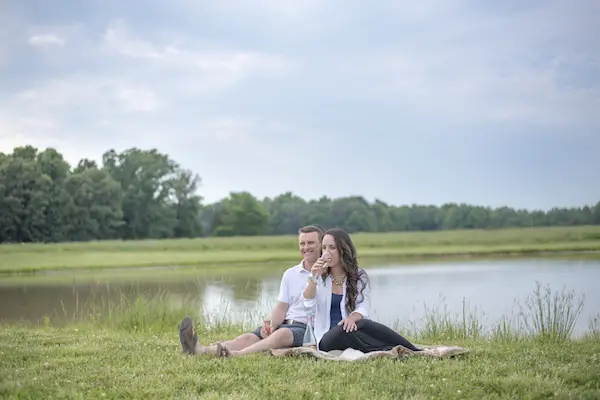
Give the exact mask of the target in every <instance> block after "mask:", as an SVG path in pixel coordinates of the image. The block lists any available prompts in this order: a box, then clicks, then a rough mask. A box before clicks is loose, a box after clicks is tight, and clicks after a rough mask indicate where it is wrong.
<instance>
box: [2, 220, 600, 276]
mask: <svg viewBox="0 0 600 400" xmlns="http://www.w3.org/2000/svg"><path fill="white" fill-rule="evenodd" d="M353 238H354V240H355V242H356V245H357V247H358V250H359V255H360V257H361V258H362V259H364V260H366V259H369V258H378V259H382V258H394V259H419V258H428V257H458V256H494V255H502V256H507V255H530V254H548V253H550V254H555V253H561V252H586V251H594V252H597V251H600V226H592V227H568V228H535V229H534V228H531V229H529V228H528V229H506V230H496V231H479V230H468V231H444V232H405V233H368V234H367V233H364V234H363V233H358V234H354V235H353ZM297 259H298V252H297V238H296V236H274V237H236V238H202V239H179V240H141V241H104V242H86V243H65V244H23V245H17V244H11V245H1V246H0V273H4V274H8V273H17V272H35V271H42V270H69V269H93V268H121V267H139V266H173V265H178V266H183V265H201V266H203V267H205V268H221V267H222V265H223V264H230V263H238V264H241V263H244V264H246V265H247V264H251V263H268V262H294V261H296V260H297Z"/></svg>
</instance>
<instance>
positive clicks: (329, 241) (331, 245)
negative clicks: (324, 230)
mask: <svg viewBox="0 0 600 400" xmlns="http://www.w3.org/2000/svg"><path fill="white" fill-rule="evenodd" d="M322 249H323V252H326V251H327V252H328V253H329V254H331V261H329V266H330V267H334V266H336V265H338V264H339V263H340V251H339V249H338V247H337V246H336V244H335V239H334V238H333V236H331V235H325V236H324V237H323V245H322Z"/></svg>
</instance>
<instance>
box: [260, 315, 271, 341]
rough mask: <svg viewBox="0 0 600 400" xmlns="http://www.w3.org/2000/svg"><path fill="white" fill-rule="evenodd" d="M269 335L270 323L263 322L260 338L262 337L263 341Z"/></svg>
mask: <svg viewBox="0 0 600 400" xmlns="http://www.w3.org/2000/svg"><path fill="white" fill-rule="evenodd" d="M271 333H273V330H272V328H271V321H269V320H265V321H264V323H263V326H262V328H260V336H262V338H263V339H266V338H268V337H269V335H270V334H271Z"/></svg>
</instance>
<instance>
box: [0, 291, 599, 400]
mask: <svg viewBox="0 0 600 400" xmlns="http://www.w3.org/2000/svg"><path fill="white" fill-rule="evenodd" d="M163 296H164V294H162V295H158V296H156V297H153V298H146V297H143V296H140V297H137V298H134V299H125V298H123V299H122V300H121V301H119V302H112V303H102V304H101V305H100V306H84V307H82V308H81V309H80V310H78V311H77V313H76V314H74V315H73V319H72V321H71V322H70V323H69V324H68V325H66V326H62V327H56V326H54V325H53V323H52V320H51V319H50V318H48V319H47V320H46V321H45V323H43V324H41V325H40V326H34V325H25V324H14V325H4V326H1V327H0V360H1V362H0V396H2V397H3V398H32V399H38V398H86V399H88V398H124V397H125V398H208V399H212V398H215V399H216V398H235V399H245V398H252V399H254V398H327V399H338V398H339V399H363V398H378V399H379V398H381V399H386V398H390V399H392V398H393V399H396V398H414V399H422V398H423V399H424V398H447V399H454V398H456V399H464V398H472V399H481V398H518V399H534V398H535V399H537V398H549V397H553V398H564V399H567V398H590V399H592V398H598V397H599V396H600V336H599V335H598V331H597V328H598V326H597V325H596V326H595V327H594V326H593V324H592V325H591V326H590V328H591V329H592V331H591V332H590V333H589V334H588V335H587V336H585V337H582V338H579V339H577V340H575V339H571V338H569V337H568V335H561V334H553V333H552V331H555V332H567V334H568V331H569V321H570V318H569V316H568V315H569V313H571V315H575V316H577V314H578V311H577V310H578V308H577V306H578V304H579V303H578V302H577V301H575V302H573V297H572V296H571V294H570V293H569V292H566V291H564V290H563V291H562V292H560V293H558V294H556V293H554V294H553V293H549V294H548V293H547V292H545V291H543V290H541V289H540V288H539V287H538V288H537V290H536V291H534V293H533V294H532V296H531V300H532V301H531V302H528V301H526V302H525V304H524V305H523V307H524V308H523V309H522V310H521V311H527V310H528V311H529V313H527V312H520V313H519V314H518V317H519V318H520V319H523V320H525V321H529V322H530V326H532V327H533V328H532V330H524V331H518V330H517V328H516V327H515V326H514V325H512V326H511V325H506V324H505V325H504V326H501V325H498V326H497V327H494V329H492V330H491V332H488V333H486V332H484V330H483V329H482V327H481V326H480V324H479V322H478V321H477V319H476V316H475V315H474V314H472V313H470V312H469V311H468V310H465V312H463V315H462V316H460V317H458V318H457V319H452V318H449V317H448V316H443V315H442V316H440V315H436V314H435V313H430V314H429V315H428V316H427V318H426V324H425V327H424V328H423V329H422V330H420V331H419V332H413V333H411V334H407V336H408V338H409V339H410V340H412V341H414V342H416V343H422V344H448V345H459V346H465V347H467V348H468V349H469V350H470V351H469V353H467V354H464V355H460V356H458V357H456V358H454V359H442V360H433V359H424V358H418V357H414V358H407V359H399V360H389V359H386V360H374V361H369V362H360V363H334V362H328V361H323V360H314V359H306V358H298V359H296V358H274V357H271V356H268V355H266V354H256V355H252V356H248V357H246V358H239V359H211V358H203V357H188V356H183V355H182V354H181V349H180V345H179V339H178V331H177V323H178V322H179V321H180V320H181V318H182V317H183V316H184V315H187V314H189V315H192V316H194V319H195V322H196V325H197V330H198V334H199V337H200V340H201V341H202V342H204V343H208V342H212V341H215V340H219V339H228V338H233V337H235V336H236V335H238V334H239V333H241V332H244V331H246V330H247V329H249V328H251V327H252V326H249V325H247V326H242V325H239V324H236V323H232V322H230V321H227V320H226V319H225V318H223V317H222V316H217V318H203V317H201V316H199V315H198V312H197V311H194V310H192V309H190V308H189V307H188V306H186V304H190V303H189V302H186V301H184V302H182V304H183V306H182V307H178V308H173V307H170V306H167V305H166V303H165V302H164V297H163ZM535 304H541V305H542V307H541V318H540V321H542V322H541V323H540V324H539V325H536V324H532V323H531V321H532V314H536V313H538V312H540V311H539V310H540V308H537V307H536V306H535ZM548 310H550V311H548ZM552 310H558V311H556V312H553V311H552ZM597 320H598V319H597V318H596V321H597ZM523 325H525V324H523ZM593 329H596V330H595V331H594V330H593Z"/></svg>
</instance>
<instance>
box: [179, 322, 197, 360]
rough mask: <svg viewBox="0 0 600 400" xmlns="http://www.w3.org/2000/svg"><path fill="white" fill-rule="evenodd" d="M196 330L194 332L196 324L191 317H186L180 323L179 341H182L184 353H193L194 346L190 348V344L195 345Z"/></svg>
mask: <svg viewBox="0 0 600 400" xmlns="http://www.w3.org/2000/svg"><path fill="white" fill-rule="evenodd" d="M195 336H196V332H194V324H193V322H192V319H191V318H190V317H185V318H184V319H183V321H181V324H180V325H179V341H180V342H181V348H182V350H183V353H184V354H193V350H194V348H190V344H192V345H194V347H195V343H194V338H195Z"/></svg>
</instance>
